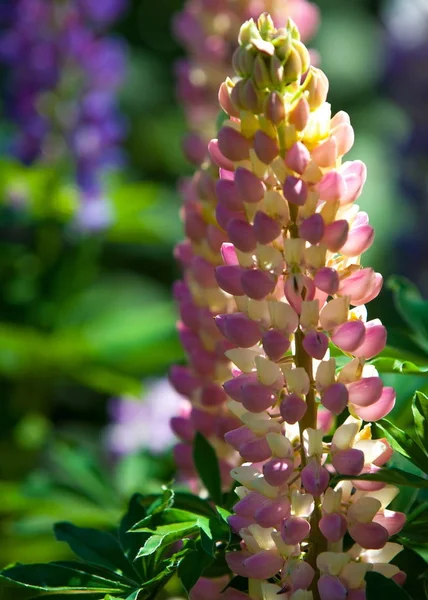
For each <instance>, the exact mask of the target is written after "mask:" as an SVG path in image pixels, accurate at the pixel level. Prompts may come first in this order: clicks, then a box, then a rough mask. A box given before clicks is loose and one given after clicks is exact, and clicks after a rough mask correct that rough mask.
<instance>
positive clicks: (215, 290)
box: [170, 0, 318, 486]
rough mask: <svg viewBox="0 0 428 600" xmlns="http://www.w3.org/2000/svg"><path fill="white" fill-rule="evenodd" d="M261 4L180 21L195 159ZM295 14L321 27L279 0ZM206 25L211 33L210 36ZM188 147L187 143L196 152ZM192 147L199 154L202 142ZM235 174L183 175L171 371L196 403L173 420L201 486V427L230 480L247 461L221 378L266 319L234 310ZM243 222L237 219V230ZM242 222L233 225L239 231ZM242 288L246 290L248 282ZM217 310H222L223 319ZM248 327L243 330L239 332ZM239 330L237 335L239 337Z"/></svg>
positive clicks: (197, 5) (187, 14) (308, 8)
mask: <svg viewBox="0 0 428 600" xmlns="http://www.w3.org/2000/svg"><path fill="white" fill-rule="evenodd" d="M257 4H259V3H257ZM263 4H264V3H263ZM272 4H274V3H273V2H271V1H268V2H266V5H272ZM275 4H276V3H275ZM256 12H257V14H258V13H259V7H258V8H257V7H256V6H255V3H246V2H245V3H244V2H232V1H231V0H224V1H222V2H217V1H216V2H210V1H209V0H208V2H206V1H205V0H190V1H189V2H188V3H187V5H186V9H185V11H184V12H183V13H181V14H180V15H179V16H178V18H177V20H176V30H177V34H178V35H179V37H181V38H182V39H183V41H184V42H185V45H186V46H188V50H189V54H190V59H189V62H188V63H187V62H186V67H185V68H184V71H183V73H182V72H181V70H180V74H181V75H182V77H181V76H180V77H179V92H180V96H181V99H182V101H183V103H184V105H185V109H186V115H187V117H188V122H189V127H190V128H191V129H192V130H193V133H195V132H198V135H199V134H201V135H202V138H203V139H204V140H205V141H204V142H202V139H200V140H199V142H198V144H199V146H201V145H202V153H200V154H199V158H198V159H197V160H196V159H195V160H194V162H196V163H199V162H200V161H201V160H202V159H203V158H204V157H205V156H206V155H207V133H208V132H207V130H206V129H204V127H203V126H202V125H203V124H205V125H206V124H207V123H210V122H212V123H214V121H215V117H216V116H217V114H218V112H219V106H218V99H217V95H218V86H219V84H220V82H221V81H222V79H223V78H224V77H225V76H226V75H228V74H230V75H231V74H232V72H233V69H232V66H231V60H232V54H233V50H234V49H235V48H236V36H237V33H238V23H241V22H242V21H243V20H244V18H246V16H247V14H248V13H249V14H255V13H256ZM289 14H293V15H295V16H296V18H297V19H298V20H299V23H300V24H301V26H302V28H303V29H304V30H305V32H306V36H307V37H309V35H310V34H311V33H313V31H314V30H315V28H316V24H317V18H318V11H317V9H316V7H315V6H314V5H312V4H310V3H308V2H307V1H306V0H289V1H288V2H284V3H283V2H281V3H278V5H277V6H276V9H275V18H276V20H277V21H278V22H282V23H285V22H286V20H287V16H288V15H289ZM207 15H209V17H207ZM221 24H223V25H222V27H223V28H222V27H220V25H221ZM204 32H205V33H207V32H208V33H209V34H207V35H205V34H204ZM218 47H221V48H223V50H224V53H220V54H218V53H216V52H214V50H213V49H214V48H218ZM239 56H240V49H238V50H236V53H235V57H234V63H235V62H239V60H240V58H239ZM214 70H215V72H216V73H217V75H216V76H214ZM190 72H191V73H192V74H193V75H194V76H193V75H192V77H191V78H190V79H191V80H192V81H193V82H194V81H196V80H195V77H196V74H197V73H199V74H201V73H206V74H209V76H210V79H209V81H207V82H206V85H205V84H204V85H202V84H201V83H200V82H199V84H198V85H197V86H195V85H193V84H192V85H190V80H188V77H187V75H186V74H189V73H190ZM207 76H208V75H207ZM189 86H190V87H189ZM196 88H197V89H198V90H199V91H198V93H196ZM220 93H223V92H222V91H221V92H220ZM210 131H211V130H210ZM193 140H194V138H193ZM198 144H197V145H198ZM189 148H190V147H188V146H187V149H188V151H190V150H189ZM211 151H212V152H214V153H215V148H213V147H211ZM188 153H189V152H188ZM192 153H193V155H195V148H193V150H192V151H191V152H190V154H192ZM224 163H227V164H226V167H228V166H229V163H228V162H227V161H224ZM220 166H222V165H220ZM223 166H224V165H223ZM229 175H230V176H231V177H232V174H231V173H230V171H227V170H225V169H224V168H219V165H218V164H216V163H215V162H213V161H205V163H204V165H203V167H202V168H201V169H200V170H199V171H198V172H197V173H196V174H195V176H194V177H193V179H191V180H184V181H182V182H181V189H180V193H181V196H182V197H183V209H182V218H183V221H184V229H185V234H186V238H187V239H186V241H185V242H183V243H180V244H179V245H178V246H177V248H176V252H175V256H176V258H177V260H178V262H179V264H180V266H181V268H182V270H183V280H182V281H179V282H177V283H176V285H175V288H174V293H175V297H176V300H177V302H178V305H179V311H180V322H179V324H178V330H179V335H180V339H181V342H182V344H183V346H184V349H185V351H186V354H187V357H188V362H189V365H188V366H187V367H182V366H176V367H173V369H172V370H171V373H170V379H171V382H172V384H173V386H174V387H175V389H176V390H177V391H178V392H179V393H180V394H182V395H183V396H185V397H187V398H188V399H189V400H190V403H189V407H188V411H187V414H184V413H182V414H181V415H180V416H177V417H176V418H173V419H172V421H171V426H172V429H173V431H174V432H175V433H176V435H177V436H178V437H179V438H180V443H179V444H178V445H177V446H176V448H175V458H176V463H177V466H178V468H179V471H180V473H181V476H182V477H183V478H184V479H186V480H187V481H191V480H193V482H194V484H195V485H196V486H197V485H198V484H197V483H196V479H195V472H194V469H193V460H192V440H193V438H194V436H195V433H196V432H200V433H202V434H203V435H205V436H206V437H207V438H208V439H209V441H210V442H211V443H212V445H213V446H214V448H215V450H216V451H217V454H218V456H219V460H220V467H221V471H222V476H223V482H224V485H225V486H227V485H228V484H229V483H230V475H229V471H230V468H231V466H233V465H235V464H237V461H240V457H239V455H238V454H237V452H236V450H234V449H233V448H231V446H230V445H229V444H226V443H225V441H224V434H225V433H227V432H228V431H230V430H232V429H236V428H237V427H238V425H239V420H238V419H237V417H236V416H235V415H234V414H233V413H231V412H230V411H229V410H228V408H227V406H226V404H225V401H226V398H227V396H226V393H225V391H224V390H223V387H222V384H223V383H224V382H225V381H227V380H230V378H231V365H230V361H229V360H228V359H227V357H225V355H224V352H225V350H228V349H231V348H233V347H235V345H238V346H239V345H244V346H245V345H246V344H249V345H251V344H254V343H256V341H257V339H258V337H257V336H258V335H259V326H258V324H257V323H255V322H252V321H251V320H249V319H248V318H246V317H244V315H242V314H237V315H234V314H232V313H233V312H234V311H236V306H235V302H234V301H233V298H232V297H231V295H230V294H231V293H234V292H235V291H236V290H235V288H233V282H232V281H231V274H233V272H234V271H235V269H236V267H235V266H234V263H235V262H236V254H235V250H234V249H233V247H232V246H227V245H225V243H226V242H228V241H229V233H230V232H229V231H228V228H227V222H228V220H229V219H230V215H234V214H235V213H236V214H239V211H240V209H241V204H242V203H241V204H240V202H239V201H238V203H236V200H235V195H234V191H233V190H234V186H235V184H234V182H233V181H232V180H229ZM219 177H220V178H221V179H220V181H218V179H219ZM243 185H245V181H243ZM258 194H259V191H258V190H257V189H255V190H254V191H253V196H254V198H255V201H256V202H257V201H258V199H259V196H258ZM241 224H242V222H238V223H237V228H238V229H239V228H240V226H241ZM233 227H234V225H233V224H232V233H233ZM244 227H245V223H244ZM265 227H266V225H265ZM246 234H247V233H246V231H245V230H244V231H237V233H236V235H240V236H241V237H242V236H244V237H245V236H246ZM251 243H252V242H251V240H250V241H249V242H248V241H247V242H246V246H245V247H247V246H248V244H251ZM244 244H245V242H244ZM229 248H230V249H231V251H229ZM249 249H251V246H250V247H249ZM223 260H224V261H225V262H226V266H224V267H222V268H221V272H220V270H218V272H217V278H222V281H223V284H224V285H225V286H227V285H228V284H227V282H229V287H226V288H225V289H226V291H223V290H222V289H220V288H219V284H218V282H217V280H216V275H215V268H216V267H219V266H220V265H222V263H223ZM237 291H238V293H239V289H238V290H237ZM218 315H221V316H218ZM213 317H216V322H214V321H213ZM241 332H242V333H243V336H244V337H240V333H241ZM231 338H233V341H230V339H231ZM235 338H236V339H235ZM275 343H276V344H277V345H278V341H275V340H274V339H272V340H271V344H275Z"/></svg>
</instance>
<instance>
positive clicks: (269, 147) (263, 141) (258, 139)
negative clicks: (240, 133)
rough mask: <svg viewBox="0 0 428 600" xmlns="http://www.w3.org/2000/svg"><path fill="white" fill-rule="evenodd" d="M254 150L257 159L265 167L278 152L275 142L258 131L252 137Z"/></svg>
mask: <svg viewBox="0 0 428 600" xmlns="http://www.w3.org/2000/svg"><path fill="white" fill-rule="evenodd" d="M254 150H255V152H256V154H257V156H258V158H259V159H260V160H261V161H262V162H263V163H265V164H266V165H270V163H271V162H272V161H273V159H274V158H276V157H277V156H278V152H279V148H278V144H277V142H276V141H275V140H273V139H272V138H271V137H270V136H269V135H267V134H266V133H265V132H264V131H261V130H260V129H259V130H258V131H256V135H255V136H254Z"/></svg>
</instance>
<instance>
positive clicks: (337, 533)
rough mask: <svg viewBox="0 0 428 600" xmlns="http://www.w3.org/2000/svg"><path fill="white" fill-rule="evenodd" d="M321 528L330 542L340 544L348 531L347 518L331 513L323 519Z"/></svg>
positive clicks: (320, 524)
mask: <svg viewBox="0 0 428 600" xmlns="http://www.w3.org/2000/svg"><path fill="white" fill-rule="evenodd" d="M319 528H320V531H321V533H322V534H323V536H324V537H325V538H326V539H327V540H328V541H329V542H333V543H334V542H339V541H340V540H341V539H342V538H343V536H344V535H345V533H346V531H347V529H348V523H347V522H346V518H345V516H344V515H342V514H341V513H331V514H328V515H324V516H323V517H321V519H320V522H319Z"/></svg>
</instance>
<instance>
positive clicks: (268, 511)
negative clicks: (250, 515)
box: [254, 463, 290, 528]
mask: <svg viewBox="0 0 428 600" xmlns="http://www.w3.org/2000/svg"><path fill="white" fill-rule="evenodd" d="M266 464H268V463H266ZM265 466H266V465H265ZM265 479H266V476H265ZM266 481H268V480H267V479H266ZM268 483H270V482H269V481H268ZM270 485H274V484H272V483H271V484H270ZM289 515H290V502H289V501H288V500H287V499H284V500H281V501H279V500H278V501H272V500H267V501H266V499H265V501H264V502H263V504H262V505H261V506H259V507H258V508H257V509H256V512H255V513H254V520H255V522H256V523H257V525H260V527H265V528H268V527H278V526H279V524H280V523H281V521H282V520H283V519H286V518H287V517H288V516H289Z"/></svg>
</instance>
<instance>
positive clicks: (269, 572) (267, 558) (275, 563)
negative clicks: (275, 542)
mask: <svg viewBox="0 0 428 600" xmlns="http://www.w3.org/2000/svg"><path fill="white" fill-rule="evenodd" d="M283 564H284V559H283V558H282V557H281V556H279V555H278V554H277V553H276V552H275V551H273V550H265V551H264V552H258V553H257V554H253V555H252V556H249V557H248V558H247V559H245V560H244V566H245V569H247V572H248V573H249V576H250V577H251V578H253V579H270V578H271V577H273V576H274V575H276V574H277V573H278V571H280V570H281V568H282V566H283Z"/></svg>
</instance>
